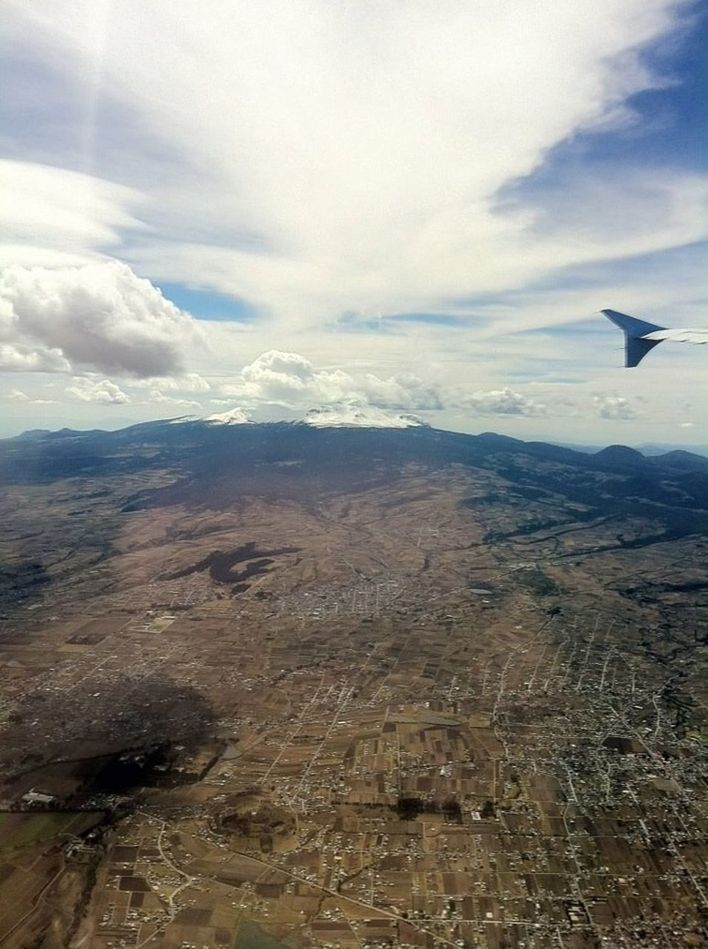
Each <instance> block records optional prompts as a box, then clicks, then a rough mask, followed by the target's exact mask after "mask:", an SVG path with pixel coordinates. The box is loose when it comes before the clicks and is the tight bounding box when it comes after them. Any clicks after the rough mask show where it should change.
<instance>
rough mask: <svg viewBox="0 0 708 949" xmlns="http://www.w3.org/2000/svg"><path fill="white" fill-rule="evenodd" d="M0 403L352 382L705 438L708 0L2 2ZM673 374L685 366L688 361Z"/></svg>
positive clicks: (101, 415)
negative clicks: (631, 328) (647, 330)
mask: <svg viewBox="0 0 708 949" xmlns="http://www.w3.org/2000/svg"><path fill="white" fill-rule="evenodd" d="M6 20H7V29H6V31H5V35H4V39H3V43H4V49H3V55H4V59H5V68H4V70H3V71H4V74H5V75H6V76H7V77H8V82H7V84H6V90H5V95H4V97H3V101H2V104H1V105H0V123H1V125H0V162H2V166H3V178H4V180H5V181H6V182H8V184H9V189H8V193H9V194H10V200H9V202H6V205H7V206H6V208H4V210H3V216H4V219H5V220H4V224H5V226H4V227H3V233H4V235H5V236H4V242H3V243H2V244H0V261H1V262H2V271H1V272H0V404H2V407H3V413H2V416H3V426H4V428H3V431H4V432H5V433H12V432H15V431H19V430H21V429H22V428H25V427H36V426H38V425H42V426H46V427H55V426H57V425H63V424H72V425H96V424H100V425H106V426H110V427H116V426H118V425H120V424H124V423H127V422H128V421H135V420H137V419H140V418H150V417H165V416H169V415H178V414H185V413H188V412H189V413H196V414H201V415H206V414H210V413H213V412H221V411H224V409H228V408H231V407H237V408H239V409H241V410H243V411H244V412H245V413H246V414H249V415H251V416H252V417H255V418H271V417H272V418H276V417H293V416H298V415H299V414H302V413H304V412H306V411H307V410H308V409H310V408H313V407H317V406H320V405H323V404H332V403H336V402H343V403H350V402H356V403H357V404H359V405H363V406H367V405H369V406H372V407H375V408H376V409H377V410H383V411H390V412H392V413H394V414H395V413H399V412H413V413H416V414H419V415H420V416H421V417H422V418H424V419H426V420H427V421H429V422H431V423H432V424H434V425H438V426H440V427H449V428H455V429H460V430H464V431H481V430H489V429H496V430H498V431H503V432H507V433H509V434H514V435H517V436H519V437H530V438H539V437H543V438H548V439H555V440H558V441H577V442H592V443H601V442H610V441H612V442H616V441H627V442H630V443H638V442H642V441H657V440H660V441H663V442H670V443H676V444H690V443H695V444H706V443H708V433H706V425H707V424H708V388H707V384H706V379H707V376H706V361H705V360H706V358H708V352H706V350H703V349H701V348H699V347H689V346H681V345H677V344H670V343H666V344H664V345H662V346H661V347H659V348H658V349H657V350H655V351H654V352H653V353H652V354H651V355H650V356H649V357H648V358H647V360H646V362H645V363H643V364H642V367H641V369H640V370H636V371H628V370H624V369H623V367H622V365H621V357H622V341H621V337H620V336H619V334H618V332H617V330H616V329H615V328H614V327H612V326H610V325H609V324H606V323H605V321H604V320H603V319H602V317H599V316H598V315H597V311H598V310H599V309H600V308H602V307H608V306H609V307H613V308H615V309H619V310H623V311H625V312H629V313H634V314H635V315H637V316H641V317H643V318H645V319H648V320H651V321H655V322H659V323H663V324H665V325H669V326H701V325H703V326H707V325H708V307H706V295H707V294H706V277H705V273H706V271H707V268H706V253H705V251H706V241H707V240H708V213H707V211H708V207H707V204H708V169H707V168H706V161H707V160H708V159H706V152H705V142H706V140H708V134H707V133H708V129H707V128H706V124H707V123H708V116H707V115H706V110H705V105H704V104H705V101H706V97H707V94H708V64H707V63H706V57H705V55H704V51H705V48H706V42H707V41H708V35H707V34H708V17H707V16H706V11H705V9H704V8H703V9H702V8H701V7H699V6H698V5H697V4H692V3H686V2H677V0H641V2H640V0H594V2H593V3H589V2H588V3H584V2H583V3H573V4H568V3H567V2H565V0H563V2H561V0H549V2H547V3H544V4H543V5H539V4H537V3H535V2H531V0H499V3H498V4H496V5H495V9H494V12H493V15H492V13H491V12H490V11H489V10H486V9H485V8H484V5H480V4H476V3H471V2H462V0H446V2H443V3H432V2H431V3H425V2H417V3H410V4H401V3H397V2H393V0H391V2H387V0H382V2H381V4H378V5H377V6H376V10H375V12H374V9H373V8H372V7H370V6H369V5H366V4H361V5H356V6H353V5H351V4H346V3H343V2H327V3H325V2H324V0H287V2H285V0H264V2H263V3H262V4H258V5H257V6H254V5H253V4H247V3H233V2H229V3H226V2H221V0H215V2H214V3H213V5H212V6H211V7H210V10H209V16H208V17H205V16H204V8H203V5H202V4H199V3H196V2H195V0H183V2H181V3H180V16H179V17H175V16H174V8H173V7H172V6H171V5H169V4H167V3H164V2H162V0H155V2H154V3H151V4H149V5H147V6H146V5H145V4H142V3H139V2H137V0H125V2H122V3H121V4H120V5H118V4H117V3H115V2H112V0H91V2H88V0H60V2H54V0H53V2H49V0H35V2H32V3H28V2H26V0H22V2H19V0H9V3H8V6H7V13H6ZM677 379H678V380H679V383H678V385H677Z"/></svg>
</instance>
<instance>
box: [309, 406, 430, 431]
mask: <svg viewBox="0 0 708 949" xmlns="http://www.w3.org/2000/svg"><path fill="white" fill-rule="evenodd" d="M303 421H304V423H305V424H306V425H312V426H313V427H314V428H414V427H416V426H421V425H425V424H426V423H425V422H424V421H423V420H422V419H420V418H418V416H416V415H408V414H403V413H399V412H391V411H387V410H386V409H380V408H378V407H377V406H375V405H365V404H362V403H358V402H336V403H333V404H332V405H327V406H322V407H321V408H318V409H311V410H310V411H309V412H308V413H307V415H306V416H305V418H304V419H303Z"/></svg>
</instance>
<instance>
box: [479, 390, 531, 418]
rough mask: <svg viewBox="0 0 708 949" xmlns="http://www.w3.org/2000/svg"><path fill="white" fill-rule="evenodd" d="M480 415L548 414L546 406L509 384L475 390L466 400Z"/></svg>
mask: <svg viewBox="0 0 708 949" xmlns="http://www.w3.org/2000/svg"><path fill="white" fill-rule="evenodd" d="M464 402H465V404H466V405H469V406H470V407H471V408H472V409H474V411H475V412H476V413H477V414H479V415H531V416H536V415H546V414H547V409H546V406H545V405H543V404H542V403H541V402H536V401H535V400H534V399H531V398H529V397H528V396H525V395H522V394H521V393H520V392H514V391H513V390H512V389H510V388H509V387H508V386H507V387H505V388H503V389H488V390H487V391H478V392H473V393H472V395H470V396H467V398H466V399H465V400H464Z"/></svg>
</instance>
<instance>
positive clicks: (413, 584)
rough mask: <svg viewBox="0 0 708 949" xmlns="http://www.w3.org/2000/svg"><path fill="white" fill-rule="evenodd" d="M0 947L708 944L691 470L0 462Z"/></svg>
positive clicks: (382, 444) (698, 586)
mask: <svg viewBox="0 0 708 949" xmlns="http://www.w3.org/2000/svg"><path fill="white" fill-rule="evenodd" d="M0 486H1V487H2V493H1V495H0V523H1V524H2V532H1V534H0V550H1V552H2V557H1V559H0V613H1V615H2V620H1V623H0V682H1V691H0V946H2V947H3V949H5V947H7V949H20V947H43V949H62V947H76V949H78V947H82V946H83V947H85V949H110V947H122V946H126V947H127V946H130V947H136V949H137V947H143V946H149V947H174V949H176V947H199V949H202V947H208V949H216V947H289V949H296V947H307V946H314V947H317V946H323V947H324V946H342V947H349V946H351V947H358V946H359V947H361V946H367V947H368V946H387V945H395V946H423V947H431V949H433V947H444V946H454V947H466V946H469V947H484V949H501V947H509V949H512V947H513V949H516V947H519V949H521V947H526V949H532V947H559V949H589V947H600V946H606V947H627V949H629V947H642V949H644V947H654V946H656V947H683V946H686V947H688V946H701V945H705V940H706V928H705V925H706V916H705V912H706V908H707V907H708V883H707V882H706V855H707V853H708V850H707V848H706V842H705V830H706V817H707V814H706V809H707V800H706V738H707V737H708V729H707V724H706V704H705V703H706V691H707V686H706V642H707V637H708V624H707V619H708V568H707V566H706V553H707V551H708V546H707V544H708V460H706V459H703V458H700V457H698V456H694V455H690V454H687V453H683V452H672V453H669V454H667V455H664V456H660V457H655V458H644V457H643V456H641V455H639V454H638V453H636V452H633V451H631V450H630V449H626V448H622V447H619V446H615V447H612V448H608V449H605V450H604V451H603V452H599V453H598V454H595V455H590V454H583V453H579V452H573V451H570V450H568V449H562V448H557V447H553V446H550V445H543V444H534V443H529V444H526V443H523V442H519V441H516V440H514V439H508V438H502V437H500V436H495V435H482V436H478V437H473V436H464V435H453V434H449V433H444V432H439V431H435V430H432V429H428V428H424V427H421V428H411V429H405V430H400V431H397V430H396V431H394V430H355V429H326V428H323V429H313V428H308V427H306V426H303V425H236V426H215V425H211V426H210V425H208V424H205V423H203V422H184V423H180V424H175V423H150V424H146V425H141V426H135V427H133V428H130V429H125V430H123V431H121V432H115V433H103V432H90V433H76V432H69V431H64V432H58V433H54V434H50V433H43V432H38V433H29V434H27V435H25V436H22V437H21V438H17V439H11V440H6V441H5V442H2V443H0Z"/></svg>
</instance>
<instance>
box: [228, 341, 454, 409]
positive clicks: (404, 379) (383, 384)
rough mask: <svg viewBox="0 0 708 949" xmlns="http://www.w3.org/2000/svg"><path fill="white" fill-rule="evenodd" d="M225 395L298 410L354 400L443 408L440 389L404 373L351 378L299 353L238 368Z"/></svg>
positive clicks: (269, 356) (273, 353)
mask: <svg viewBox="0 0 708 949" xmlns="http://www.w3.org/2000/svg"><path fill="white" fill-rule="evenodd" d="M222 391H223V393H224V394H225V395H231V396H237V397H239V398H241V399H246V400H248V401H249V402H252V403H259V402H261V403H262V402H266V403H275V404H279V405H284V406H287V407H289V408H302V407H308V406H312V405H323V404H325V405H326V404H330V403H333V402H350V401H352V400H353V401H358V402H360V403H362V404H369V403H370V404H375V405H379V406H381V407H383V408H391V409H406V410H409V409H418V410H421V411H422V410H433V409H439V408H441V407H442V404H443V398H442V395H441V392H440V390H439V389H438V388H437V387H435V386H433V385H428V384H426V383H424V382H423V381H422V380H421V379H419V378H418V377H417V376H415V375H413V374H411V373H406V374H403V375H400V376H391V377H389V378H380V377H379V376H376V375H374V374H372V373H365V374H363V375H361V376H354V375H352V374H350V373H348V372H345V371H344V370H342V369H316V368H315V366H314V365H313V364H312V363H311V362H310V360H309V359H306V358H305V357H304V356H301V355H300V354H299V353H288V352H280V351H278V350H274V349H272V350H269V351H268V352H265V353H262V354H261V355H260V356H259V357H258V358H257V359H255V360H254V361H253V362H252V363H250V364H249V365H247V366H245V367H244V369H242V371H241V374H240V378H239V379H237V380H236V381H234V382H232V383H228V384H226V385H224V386H223V387H222Z"/></svg>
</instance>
